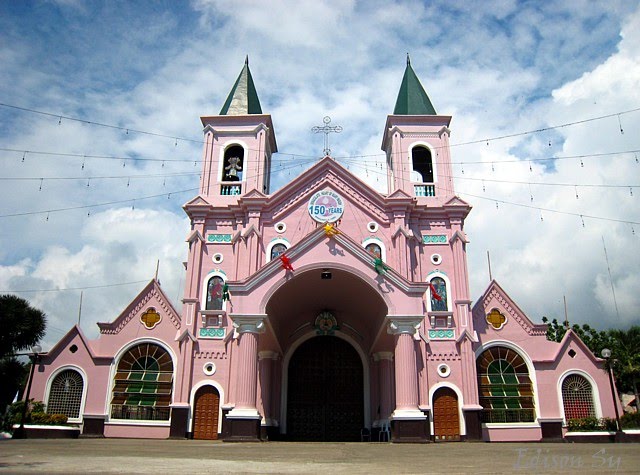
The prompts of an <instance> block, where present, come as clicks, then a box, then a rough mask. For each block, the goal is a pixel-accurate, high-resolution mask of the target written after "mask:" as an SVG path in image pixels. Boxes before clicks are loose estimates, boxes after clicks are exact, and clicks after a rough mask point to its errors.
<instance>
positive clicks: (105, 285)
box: [0, 280, 148, 294]
mask: <svg viewBox="0 0 640 475" xmlns="http://www.w3.org/2000/svg"><path fill="white" fill-rule="evenodd" d="M145 282H148V281H147V280H136V281H134V282H120V283H117V284H102V285H87V286H84V287H66V288H63V289H20V290H0V293H16V294H18V293H28V292H66V291H69V290H87V289H104V288H107V287H121V286H123V285H133V284H143V283H145Z"/></svg>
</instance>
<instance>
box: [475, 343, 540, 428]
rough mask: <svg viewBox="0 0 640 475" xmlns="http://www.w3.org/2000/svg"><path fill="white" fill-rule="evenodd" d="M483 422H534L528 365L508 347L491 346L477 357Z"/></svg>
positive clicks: (531, 386)
mask: <svg viewBox="0 0 640 475" xmlns="http://www.w3.org/2000/svg"><path fill="white" fill-rule="evenodd" d="M476 367H477V371H478V391H479V392H480V405H481V406H482V407H483V411H482V422H498V423H500V422H503V423H513V422H533V421H534V417H535V411H534V405H533V384H532V383H531V378H530V377H529V370H528V368H527V365H526V363H525V361H524V359H523V358H522V356H520V355H519V354H518V353H516V352H515V351H514V350H512V349H511V348H505V347H502V346H494V347H491V348H489V349H487V350H485V351H484V352H483V353H482V354H481V355H480V356H479V357H478V359H477V361H476Z"/></svg>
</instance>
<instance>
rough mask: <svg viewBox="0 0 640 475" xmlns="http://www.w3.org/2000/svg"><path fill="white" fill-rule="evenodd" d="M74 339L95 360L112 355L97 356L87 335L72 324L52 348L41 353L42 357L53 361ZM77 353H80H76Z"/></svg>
mask: <svg viewBox="0 0 640 475" xmlns="http://www.w3.org/2000/svg"><path fill="white" fill-rule="evenodd" d="M74 341H75V342H77V343H80V345H81V346H82V351H84V352H85V353H87V354H88V355H89V357H90V358H91V359H92V360H96V359H100V358H104V359H106V360H111V359H113V358H112V357H107V356H102V357H100V356H97V355H96V354H95V353H94V351H93V349H92V348H91V345H90V344H89V340H87V337H86V336H85V335H84V333H82V330H81V329H80V327H79V326H78V325H74V326H73V327H72V328H71V329H70V330H69V331H68V332H67V333H66V334H65V335H64V336H63V337H62V338H61V339H60V341H58V343H56V344H55V346H54V347H53V348H51V350H49V351H48V352H47V353H45V354H43V355H42V357H43V358H44V359H45V360H51V361H54V360H55V359H56V358H57V357H58V356H59V355H60V353H62V352H63V351H64V349H65V348H67V347H69V345H70V344H71V343H72V342H74ZM76 351H78V350H76ZM78 354H81V353H78Z"/></svg>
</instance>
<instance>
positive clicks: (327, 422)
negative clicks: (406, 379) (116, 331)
mask: <svg viewBox="0 0 640 475" xmlns="http://www.w3.org/2000/svg"><path fill="white" fill-rule="evenodd" d="M363 381H364V379H363V369H362V361H361V359H360V356H359V355H358V352H357V351H356V350H355V348H353V346H351V345H350V344H349V343H348V342H346V341H345V340H342V339H340V338H337V337H335V336H328V335H327V336H317V337H314V338H312V339H310V340H307V341H306V342H304V343H303V344H302V345H300V347H298V349H297V350H296V351H295V353H294V354H293V356H292V358H291V361H290V363H289V373H288V390H287V438H288V439H290V440H299V441H359V440H360V430H361V429H362V428H363V427H364V382H363Z"/></svg>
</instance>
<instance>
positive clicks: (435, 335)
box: [429, 329, 456, 340]
mask: <svg viewBox="0 0 640 475" xmlns="http://www.w3.org/2000/svg"><path fill="white" fill-rule="evenodd" d="M455 336H456V334H455V332H454V331H453V330H451V329H442V330H429V339H430V340H453V339H454V338H455Z"/></svg>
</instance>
